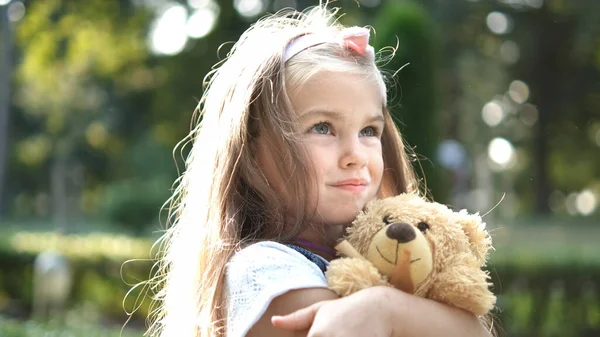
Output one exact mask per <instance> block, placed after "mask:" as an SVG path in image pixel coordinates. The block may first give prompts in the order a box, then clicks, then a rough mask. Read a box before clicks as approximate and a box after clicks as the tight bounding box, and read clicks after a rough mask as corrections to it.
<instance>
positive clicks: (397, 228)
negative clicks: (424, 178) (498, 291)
mask: <svg viewBox="0 0 600 337" xmlns="http://www.w3.org/2000/svg"><path fill="white" fill-rule="evenodd" d="M336 249H337V250H338V251H339V252H340V253H341V255H342V257H340V258H338V259H335V260H333V261H331V262H330V264H329V266H328V268H327V271H326V277H327V282H328V286H329V288H331V289H332V290H333V291H334V292H336V293H337V294H338V295H339V296H347V295H350V294H352V293H354V292H356V291H359V290H361V289H364V288H366V287H371V286H377V285H387V286H393V287H396V288H398V289H401V290H403V291H405V292H408V293H411V294H414V295H416V296H421V297H424V298H429V299H432V300H436V301H439V302H442V303H445V304H448V305H452V306H455V307H458V308H461V309H464V310H467V311H470V312H472V313H473V314H475V315H477V316H483V315H485V314H487V313H488V312H489V311H490V310H492V309H493V307H494V305H495V303H496V297H495V296H494V294H493V293H492V292H491V291H490V289H489V286H490V285H491V284H490V283H489V273H488V272H486V271H484V270H483V268H484V267H485V266H486V261H487V257H488V253H489V251H490V249H492V240H491V237H490V235H489V234H488V232H487V231H486V229H485V223H484V222H483V221H482V219H481V217H480V216H479V215H478V214H470V213H468V212H467V211H466V210H461V211H458V212H456V211H453V210H451V209H450V208H448V207H447V206H445V205H442V204H440V203H436V202H433V201H427V200H425V199H424V198H423V197H421V196H419V195H417V194H412V193H404V194H400V195H397V196H393V197H389V198H383V199H376V200H373V201H371V202H369V203H368V204H367V205H366V206H365V209H364V210H363V211H362V212H360V213H359V214H358V216H357V217H356V219H355V220H354V221H353V223H352V224H351V225H350V226H349V227H348V228H347V229H346V234H345V235H344V238H343V241H341V242H340V243H339V244H338V245H337V246H336Z"/></svg>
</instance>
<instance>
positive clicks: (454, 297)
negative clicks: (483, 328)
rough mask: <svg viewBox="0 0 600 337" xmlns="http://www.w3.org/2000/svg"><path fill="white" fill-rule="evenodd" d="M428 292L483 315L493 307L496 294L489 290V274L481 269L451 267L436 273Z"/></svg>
mask: <svg viewBox="0 0 600 337" xmlns="http://www.w3.org/2000/svg"><path fill="white" fill-rule="evenodd" d="M437 280H438V282H435V283H434V285H433V288H432V290H431V292H430V294H431V297H432V298H433V299H437V300H440V301H441V302H445V303H447V304H450V305H453V306H455V307H458V308H461V309H465V310H468V311H470V312H472V313H473V314H475V315H476V316H483V315H485V314H487V313H488V312H489V311H490V310H492V309H493V308H494V305H495V304H496V296H495V295H494V294H493V293H492V292H491V291H490V289H489V287H490V283H489V282H488V280H489V275H488V274H487V273H486V272H484V271H483V270H481V269H475V268H471V267H467V266H457V267H453V268H452V269H451V270H447V271H445V272H442V273H440V274H438V277H437Z"/></svg>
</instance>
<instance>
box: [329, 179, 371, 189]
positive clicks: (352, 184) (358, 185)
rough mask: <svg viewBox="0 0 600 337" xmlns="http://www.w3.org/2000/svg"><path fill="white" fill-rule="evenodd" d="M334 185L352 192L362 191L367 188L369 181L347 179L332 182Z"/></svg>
mask: <svg viewBox="0 0 600 337" xmlns="http://www.w3.org/2000/svg"><path fill="white" fill-rule="evenodd" d="M332 186H333V187H337V188H340V189H343V190H346V191H350V192H362V191H364V190H365V189H366V188H367V181H366V180H364V179H347V180H342V181H339V182H337V183H335V184H332Z"/></svg>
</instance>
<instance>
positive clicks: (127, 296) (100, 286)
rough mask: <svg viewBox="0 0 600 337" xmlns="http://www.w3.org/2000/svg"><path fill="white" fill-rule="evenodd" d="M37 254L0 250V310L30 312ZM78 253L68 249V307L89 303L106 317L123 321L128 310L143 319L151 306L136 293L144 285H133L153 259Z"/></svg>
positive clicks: (146, 275) (145, 277) (146, 273)
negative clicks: (71, 274) (70, 282)
mask: <svg viewBox="0 0 600 337" xmlns="http://www.w3.org/2000/svg"><path fill="white" fill-rule="evenodd" d="M145 247H148V246H145ZM107 248H109V247H107ZM113 249H115V250H118V246H114V245H113ZM40 250H41V249H40ZM147 252H149V248H148V250H147ZM36 254H37V253H35V252H32V251H16V250H6V247H4V249H2V250H0V266H2V271H3V273H2V276H1V277H0V299H2V301H0V313H9V314H11V315H17V316H27V313H28V312H30V310H31V304H32V284H33V279H32V277H33V273H32V270H33V262H34V259H35V256H36ZM79 254H80V255H76V254H75V253H73V252H71V253H70V254H69V253H67V256H68V257H69V263H70V266H71V270H72V273H73V288H72V290H71V295H70V301H69V307H70V308H74V307H78V306H81V305H85V304H89V306H90V308H91V309H90V310H93V311H95V312H96V316H98V317H102V318H103V319H105V320H106V319H108V320H111V321H114V322H119V323H124V322H125V321H126V320H127V318H128V316H127V313H131V317H132V320H133V321H135V322H138V323H139V322H143V321H144V319H145V318H146V317H147V315H148V313H149V310H150V300H149V298H144V297H143V296H141V297H139V296H140V294H144V292H145V291H147V287H144V286H139V287H135V288H134V285H136V284H140V282H142V281H145V280H148V279H149V272H150V268H151V266H152V262H151V261H150V260H149V259H139V260H131V261H128V262H126V263H125V261H126V260H125V259H124V258H115V257H106V256H98V255H97V254H95V253H92V252H89V253H87V254H86V253H85V252H79ZM131 256H134V255H133V254H132V255H131ZM138 256H139V255H138ZM129 291H131V292H130V293H128V292H129ZM134 309H135V310H134Z"/></svg>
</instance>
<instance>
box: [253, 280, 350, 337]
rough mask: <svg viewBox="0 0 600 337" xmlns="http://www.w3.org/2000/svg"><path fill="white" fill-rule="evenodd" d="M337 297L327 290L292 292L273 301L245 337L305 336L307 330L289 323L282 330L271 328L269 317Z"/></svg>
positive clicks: (315, 289)
mask: <svg viewBox="0 0 600 337" xmlns="http://www.w3.org/2000/svg"><path fill="white" fill-rule="evenodd" d="M338 298H339V297H338V296H337V295H336V294H335V293H334V292H333V291H331V290H329V289H327V288H310V289H299V290H292V291H289V292H287V293H285V294H283V295H280V296H278V297H276V298H275V299H273V301H272V302H271V304H270V305H269V307H268V308H267V311H266V312H265V313H264V314H263V315H262V317H261V318H260V320H259V321H258V322H256V324H254V326H253V327H252V329H250V331H249V332H248V334H246V337H262V336H274V337H278V336H306V335H307V333H308V328H309V327H310V324H309V325H308V327H306V328H300V327H295V326H294V325H293V324H294V322H292V321H290V325H288V328H286V329H282V328H278V327H275V326H273V324H272V323H271V317H273V316H278V315H288V314H290V313H293V312H295V311H298V310H302V309H303V308H306V307H310V306H311V305H313V304H315V303H324V302H323V301H329V300H334V299H338Z"/></svg>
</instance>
